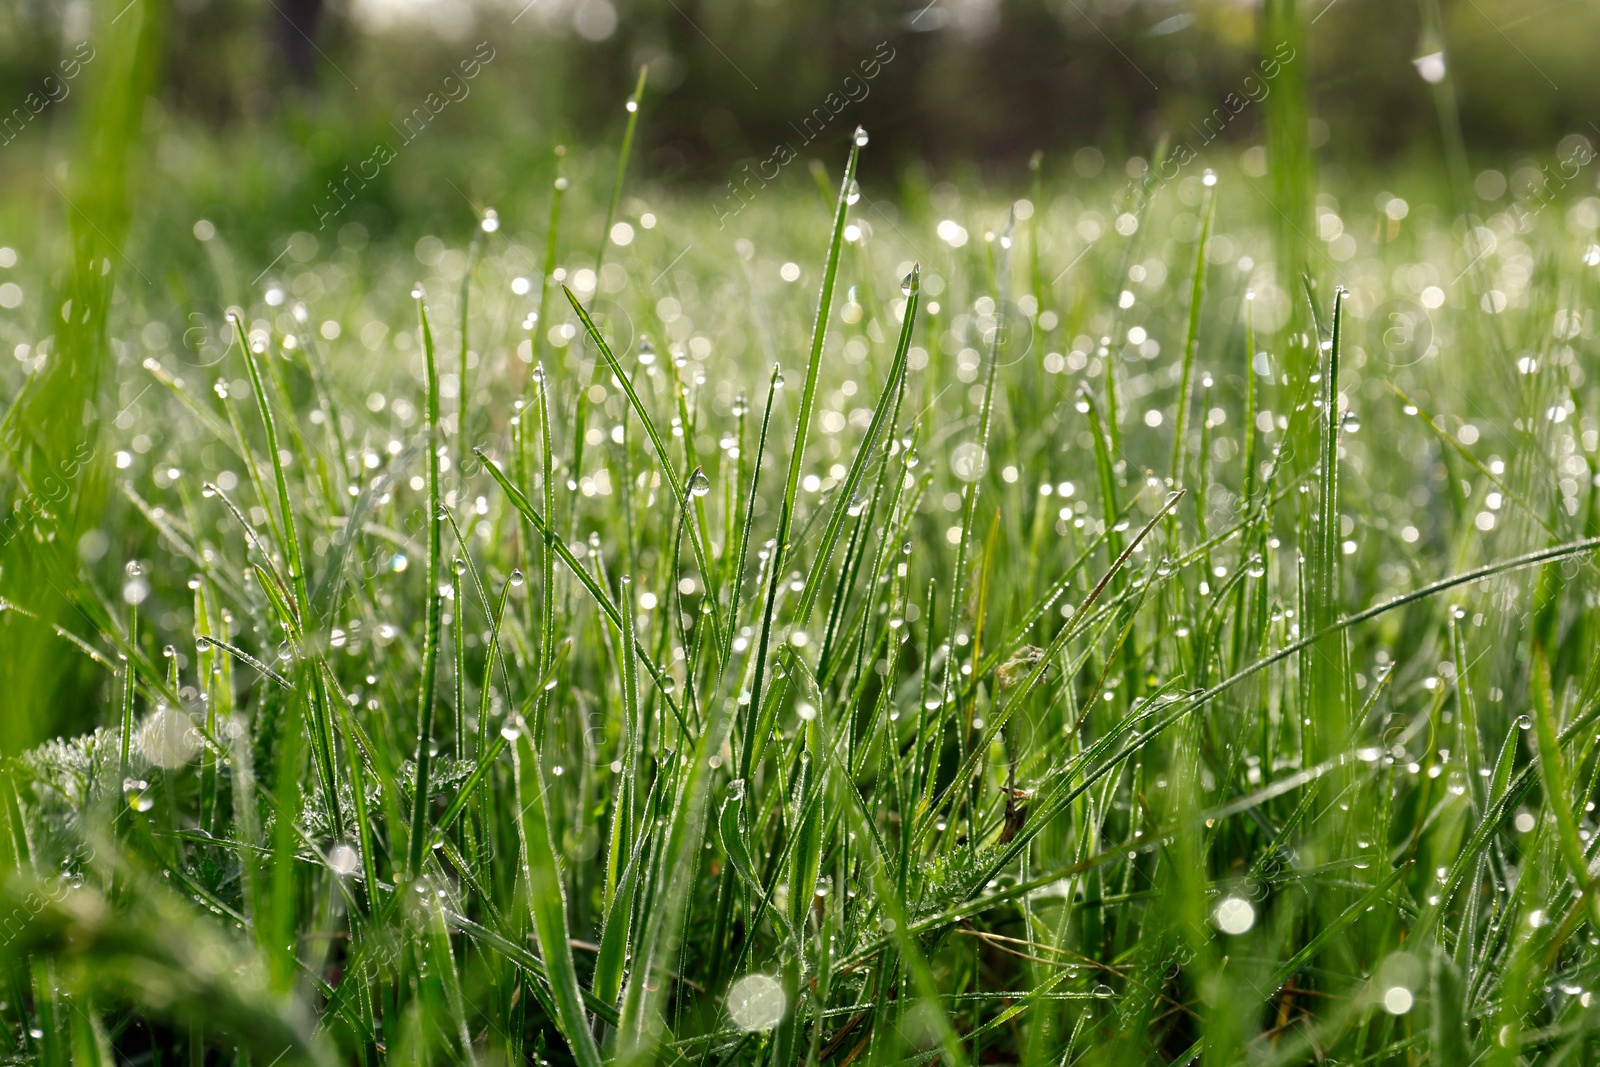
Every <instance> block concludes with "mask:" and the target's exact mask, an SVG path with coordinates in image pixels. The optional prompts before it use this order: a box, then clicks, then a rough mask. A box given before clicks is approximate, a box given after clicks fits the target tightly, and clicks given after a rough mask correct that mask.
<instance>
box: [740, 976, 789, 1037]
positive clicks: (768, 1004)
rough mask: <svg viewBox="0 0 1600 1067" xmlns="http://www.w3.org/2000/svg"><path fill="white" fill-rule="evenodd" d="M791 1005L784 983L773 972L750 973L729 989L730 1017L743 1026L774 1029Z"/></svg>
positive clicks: (752, 1029) (747, 1028) (750, 1028)
mask: <svg viewBox="0 0 1600 1067" xmlns="http://www.w3.org/2000/svg"><path fill="white" fill-rule="evenodd" d="M788 1007H789V1002H788V998H787V997H785V996H784V994H783V986H781V985H779V984H778V980H777V979H776V978H773V977H772V976H771V975H766V974H747V975H745V976H744V977H743V978H740V979H739V980H738V981H736V982H734V983H733V985H732V986H731V987H730V988H729V989H728V1017H729V1018H730V1019H732V1020H733V1024H734V1025H735V1026H737V1027H738V1028H739V1029H741V1030H745V1031H756V1030H771V1029H772V1028H773V1027H775V1026H777V1025H778V1024H779V1023H780V1022H782V1021H783V1016H784V1012H786V1011H787V1010H788Z"/></svg>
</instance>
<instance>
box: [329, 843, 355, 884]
mask: <svg viewBox="0 0 1600 1067" xmlns="http://www.w3.org/2000/svg"><path fill="white" fill-rule="evenodd" d="M360 866H361V854H360V853H359V852H357V851H356V850H355V849H353V848H351V847H350V846H349V845H347V844H344V843H343V842H340V843H339V844H337V845H334V846H333V847H332V848H330V849H329V850H328V869H329V870H331V871H332V872H333V873H334V874H337V875H339V876H340V877H341V878H344V877H348V876H350V875H352V874H355V873H356V870H357V869H358V868H359V867H360Z"/></svg>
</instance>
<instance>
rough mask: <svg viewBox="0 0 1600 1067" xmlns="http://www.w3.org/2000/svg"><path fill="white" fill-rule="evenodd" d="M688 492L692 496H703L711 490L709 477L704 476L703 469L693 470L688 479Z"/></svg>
mask: <svg viewBox="0 0 1600 1067" xmlns="http://www.w3.org/2000/svg"><path fill="white" fill-rule="evenodd" d="M689 492H690V493H691V494H692V495H694V496H705V495H706V494H707V493H709V492H711V479H710V478H708V477H706V472H705V471H703V470H698V469H697V470H696V471H695V472H694V476H693V477H691V478H690V479H689Z"/></svg>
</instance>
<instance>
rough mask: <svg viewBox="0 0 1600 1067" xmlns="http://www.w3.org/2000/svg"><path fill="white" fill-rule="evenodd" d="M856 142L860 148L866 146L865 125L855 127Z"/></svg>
mask: <svg viewBox="0 0 1600 1067" xmlns="http://www.w3.org/2000/svg"><path fill="white" fill-rule="evenodd" d="M856 144H857V146H859V147H861V148H865V147H867V128H866V127H865V126H857V127H856Z"/></svg>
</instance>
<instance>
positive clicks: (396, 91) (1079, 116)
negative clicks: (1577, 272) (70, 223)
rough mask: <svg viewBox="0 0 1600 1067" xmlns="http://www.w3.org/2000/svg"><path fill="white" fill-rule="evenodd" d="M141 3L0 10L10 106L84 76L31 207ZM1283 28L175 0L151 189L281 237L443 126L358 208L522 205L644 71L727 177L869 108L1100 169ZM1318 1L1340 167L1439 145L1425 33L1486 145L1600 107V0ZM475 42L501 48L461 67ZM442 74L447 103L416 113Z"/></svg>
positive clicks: (692, 140) (1043, 11)
mask: <svg viewBox="0 0 1600 1067" xmlns="http://www.w3.org/2000/svg"><path fill="white" fill-rule="evenodd" d="M141 2H145V0H141ZM148 2H150V3H151V4H152V6H155V5H154V0H148ZM119 6H120V5H118V4H116V3H114V2H113V3H111V4H110V5H109V6H108V7H107V8H106V9H105V10H102V9H101V8H97V7H96V6H95V5H94V4H93V3H91V0H7V3H6V4H4V5H3V6H0V101H6V102H8V103H7V104H6V106H7V107H12V106H13V105H14V104H15V105H21V104H22V102H23V101H24V100H25V99H27V98H28V97H29V94H36V95H39V94H41V90H42V89H43V90H44V93H43V95H46V96H50V95H52V93H54V94H55V95H59V96H60V97H61V99H60V100H59V102H56V103H47V105H46V106H45V107H44V108H43V109H42V110H41V111H40V112H39V113H38V115H37V116H36V117H34V116H31V115H30V116H23V117H22V118H23V119H26V121H22V119H17V120H14V121H12V122H10V123H9V124H7V125H5V126H4V129H3V131H0V139H3V140H5V141H6V142H8V143H6V144H4V145H3V146H0V196H4V197H5V198H7V200H8V202H9V203H10V204H11V205H12V206H13V208H16V209H17V210H18V211H19V212H20V213H23V214H31V213H32V212H31V209H24V208H22V207H21V206H20V205H26V204H28V203H29V201H30V199H31V198H32V195H33V194H34V193H37V192H38V191H39V190H40V189H42V188H43V186H42V184H41V181H40V176H41V174H42V173H43V170H42V169H41V168H40V167H39V166H38V163H39V162H40V160H41V159H44V158H47V157H49V154H50V152H51V149H52V145H53V144H54V145H57V146H58V147H59V148H60V150H61V155H63V156H64V155H65V154H66V151H67V148H68V146H67V145H65V144H62V143H61V138H62V137H63V136H64V131H66V130H67V129H68V128H69V127H70V121H71V117H72V113H73V105H72V103H71V102H70V97H71V94H72V93H73V91H74V90H75V89H76V88H77V87H78V86H76V85H75V84H74V82H73V81H72V80H68V79H64V78H62V73H63V72H62V69H61V65H62V61H63V59H64V58H70V57H72V56H73V54H74V50H75V49H82V48H85V47H88V48H91V49H92V47H93V46H92V45H90V46H85V45H84V44H83V42H85V41H86V40H88V39H91V38H92V37H93V31H92V26H93V25H94V24H95V23H96V21H97V20H98V21H99V22H100V23H101V24H104V22H105V20H106V18H107V12H108V11H114V9H115V8H116V7H119ZM147 21H155V20H147ZM1260 23H1261V19H1260V5H1259V4H1257V3H1250V2H1246V0H1189V2H1177V0H934V2H932V3H929V2H927V0H531V2H530V0H226V2H223V0H165V10H164V11H163V12H162V16H161V18H160V19H159V29H158V31H157V32H159V34H160V37H161V41H160V47H159V54H160V57H161V61H160V63H159V65H158V69H157V70H156V71H155V73H154V90H153V100H154V103H155V106H154V107H152V108H150V109H149V110H148V111H147V114H146V118H145V122H146V129H145V134H146V137H147V139H148V141H149V142H150V143H152V144H153V146H154V148H155V151H154V153H153V159H152V164H153V166H154V167H155V168H156V173H147V174H145V175H144V179H143V180H145V181H146V182H147V184H149V185H152V186H155V187H157V188H155V189H153V190H144V191H145V192H147V193H149V194H151V195H148V196H147V197H146V202H147V203H149V204H151V205H152V206H153V204H154V202H155V201H156V200H159V196H156V195H154V194H156V193H160V192H164V191H166V192H178V191H181V192H182V193H183V194H184V199H185V201H186V202H187V204H188V208H187V209H186V210H190V211H193V210H195V209H199V210H202V211H204V212H206V213H207V217H208V218H211V219H212V220H213V221H214V222H215V223H216V224H217V225H218V226H219V227H222V228H225V229H226V230H227V231H228V232H229V236H230V238H231V239H232V240H233V241H235V242H236V243H242V247H246V248H248V247H250V246H251V245H252V244H255V243H259V244H260V248H261V249H263V250H265V249H266V248H268V247H269V246H271V244H272V241H273V240H274V239H275V238H276V237H277V236H281V235H282V234H284V233H285V232H292V231H294V230H313V229H315V228H316V224H317V223H318V221H319V212H321V211H323V210H326V209H327V207H328V204H327V202H326V199H327V196H328V185H329V182H335V183H337V182H339V181H340V180H342V176H347V173H348V172H347V171H346V168H352V170H359V168H360V166H361V165H362V164H363V163H364V162H366V161H368V160H369V159H370V157H371V156H372V154H373V153H374V152H375V151H376V150H377V147H378V146H379V145H380V144H383V143H389V142H393V143H394V144H395V146H396V147H397V146H398V143H399V142H403V141H405V140H406V137H407V133H408V131H409V132H410V133H411V134H413V135H415V134H416V132H417V131H418V130H420V128H421V127H422V126H423V125H424V124H425V125H426V126H427V131H426V134H425V135H423V136H425V138H426V143H427V146H428V151H426V152H408V153H406V155H405V158H404V162H403V165H401V166H394V167H389V166H372V167H370V168H369V169H371V170H375V171H377V172H378V173H377V174H376V176H375V177H373V178H371V179H367V180H363V181H362V183H361V190H360V193H361V195H360V197H359V198H358V199H359V203H354V204H352V205H351V207H350V209H349V211H348V212H341V214H340V219H341V221H342V222H350V221H355V222H358V223H359V224H360V225H361V226H362V227H363V228H364V229H365V230H366V231H368V232H369V233H372V234H374V235H377V234H381V233H383V232H384V231H385V230H387V229H388V228H390V227H392V226H393V225H394V224H395V222H396V220H397V219H400V218H405V219H417V220H419V221H420V222H422V223H423V224H424V225H426V224H427V223H428V222H430V221H433V220H429V219H428V218H427V216H428V214H429V213H430V212H450V211H457V210H459V211H465V210H466V205H465V204H464V203H463V202H462V198H463V197H465V198H466V199H468V200H471V201H473V202H477V203H480V204H481V203H483V202H504V201H505V199H506V198H507V197H508V196H511V195H514V193H515V191H516V190H517V189H518V188H519V187H521V186H523V185H524V184H525V183H526V182H527V181H528V179H530V178H532V177H537V176H541V175H544V174H546V173H548V170H549V167H550V166H551V149H552V148H553V146H555V145H556V144H558V143H561V144H569V145H572V146H574V148H575V149H577V150H579V151H581V149H582V148H583V146H586V145H597V144H604V145H608V146H613V147H614V145H615V138H616V135H617V131H618V129H619V128H620V126H621V123H622V120H623V118H624V113H623V110H622V102H623V101H624V99H625V98H626V97H627V96H628V95H629V94H630V93H631V91H632V88H633V83H634V80H635V78H636V76H637V72H638V70H639V69H640V68H641V67H642V66H647V67H648V75H647V79H646V87H645V93H644V98H643V108H644V112H643V114H644V118H645V120H646V121H644V122H643V123H642V124H641V127H640V135H639V136H640V144H639V146H638V149H637V150H636V152H635V154H634V159H635V161H636V163H635V167H634V173H633V176H632V177H633V178H634V179H644V180H646V181H652V180H657V181H663V182H670V183H675V184H680V185H682V186H684V187H686V188H689V189H691V190H692V189H694V188H696V187H701V188H704V189H706V190H708V191H709V192H713V193H720V194H721V195H726V193H727V191H728V190H727V183H729V182H730V181H732V182H735V183H738V182H739V181H741V180H748V173H749V172H746V171H744V170H743V169H742V168H744V167H745V166H746V165H748V166H750V167H751V168H752V170H759V168H760V167H761V166H762V165H763V164H764V163H767V162H768V161H769V160H771V158H772V156H773V154H774V151H775V150H777V149H778V148H779V146H782V145H787V146H789V147H790V148H791V149H792V150H793V151H794V152H795V153H796V154H797V156H798V157H799V158H801V159H802V160H804V159H806V158H808V156H809V155H810V153H808V140H807V139H808V137H811V136H814V135H815V134H817V133H818V132H819V131H822V134H823V135H822V137H821V139H820V140H819V141H818V143H817V149H816V151H815V154H817V155H819V156H821V157H823V158H826V159H828V160H830V161H831V160H832V159H833V158H834V157H836V156H837V155H838V150H839V147H838V146H839V145H840V144H842V143H843V138H844V135H845V134H846V133H847V132H848V129H850V128H853V126H854V125H855V124H857V123H860V124H862V125H865V126H866V127H867V128H869V129H870V130H871V131H872V134H873V137H874V139H875V144H876V145H877V147H876V149H875V150H874V152H872V153H870V155H869V158H868V159H867V161H866V163H865V166H866V167H867V168H868V172H867V178H868V179H869V180H878V181H882V180H884V179H886V178H889V177H898V178H904V177H905V176H907V175H912V176H916V175H917V174H919V173H930V172H936V173H938V174H939V175H940V176H941V177H944V178H950V179H953V180H960V178H961V177H962V176H967V177H971V178H978V177H982V178H985V179H988V180H989V181H991V182H999V183H1000V184H1002V185H1004V184H1005V183H1007V182H1013V183H1020V182H1022V181H1025V180H1026V174H1025V171H1026V162H1027V160H1028V158H1029V157H1030V156H1031V154H1032V153H1033V152H1035V151H1036V150H1043V151H1044V152H1045V153H1046V154H1047V157H1050V158H1052V159H1053V160H1055V161H1058V162H1059V163H1060V165H1059V166H1056V167H1055V170H1056V172H1057V173H1062V174H1065V173H1069V172H1068V169H1067V166H1066V163H1067V162H1068V161H1070V162H1071V163H1073V164H1074V166H1075V171H1076V173H1079V174H1081V175H1082V176H1083V177H1093V176H1095V173H1096V172H1097V171H1098V170H1099V168H1100V166H1101V165H1102V164H1103V163H1104V161H1106V160H1116V161H1119V162H1120V161H1121V160H1123V159H1126V158H1127V157H1128V156H1130V155H1133V154H1144V155H1148V154H1149V153H1150V152H1151V150H1152V148H1153V146H1154V145H1155V144H1156V143H1157V142H1158V141H1159V140H1160V139H1161V138H1162V137H1163V136H1166V137H1168V138H1170V139H1171V140H1172V141H1174V142H1181V141H1184V140H1185V139H1187V140H1188V141H1189V142H1190V143H1194V144H1197V145H1198V144H1199V143H1201V142H1203V141H1206V140H1209V139H1211V137H1212V136H1213V135H1215V136H1216V140H1218V141H1220V142H1224V143H1229V144H1240V145H1243V144H1250V143H1252V142H1253V141H1254V140H1255V139H1256V138H1258V137H1259V135H1260V129H1261V124H1262V122H1263V114H1262V112H1263V111H1264V110H1265V109H1263V108H1260V107H1248V106H1247V107H1245V108H1244V109H1243V110H1242V112H1241V113H1240V114H1238V115H1237V117H1236V118H1234V117H1231V116H1230V121H1228V122H1226V123H1217V122H1212V123H1211V124H1210V125H1209V126H1208V125H1207V119H1208V117H1209V116H1213V115H1214V114H1216V112H1217V109H1218V108H1219V107H1223V106H1224V102H1225V101H1226V100H1227V99H1228V98H1229V94H1236V95H1243V88H1242V87H1243V86H1244V85H1246V84H1247V83H1246V82H1245V79H1246V78H1247V77H1248V76H1250V75H1251V74H1252V72H1253V70H1254V67H1255V66H1256V64H1257V56H1258V50H1259V45H1260V33H1261V30H1260ZM1299 23H1300V26H1299V32H1300V33H1301V34H1302V35H1303V38H1304V39H1303V42H1302V44H1303V47H1304V48H1305V50H1306V52H1307V58H1308V68H1307V70H1308V73H1307V87H1306V88H1307V95H1308V100H1309V104H1310V114H1311V115H1312V116H1314V117H1313V119H1312V122H1311V133H1310V144H1311V146H1312V148H1313V149H1314V150H1315V151H1316V153H1317V154H1318V163H1319V164H1320V165H1321V166H1322V167H1323V168H1324V170H1325V171H1326V170H1327V169H1328V168H1333V173H1334V174H1335V175H1336V174H1337V173H1338V168H1341V167H1344V168H1348V167H1352V166H1363V165H1366V164H1369V163H1373V162H1382V163H1384V164H1385V165H1389V166H1395V165H1399V164H1403V163H1405V162H1407V161H1416V160H1418V159H1419V157H1420V158H1422V159H1425V160H1426V161H1428V162H1429V163H1437V161H1438V157H1439V156H1440V154H1441V151H1442V149H1441V138H1440V132H1439V131H1440V126H1439V112H1438V109H1437V108H1436V107H1435V105H1434V103H1433V101H1432V100H1431V99H1430V94H1429V88H1430V86H1429V83H1428V81H1427V80H1426V78H1425V76H1426V75H1430V74H1432V75H1437V74H1438V73H1439V71H1438V70H1437V69H1436V68H1432V67H1429V64H1428V62H1427V60H1426V57H1429V56H1431V55H1433V54H1434V53H1437V52H1439V51H1440V49H1441V48H1442V47H1444V44H1445V43H1447V44H1448V55H1449V62H1450V74H1451V78H1452V82H1453V88H1454V91H1455V94H1456V96H1457V103H1458V106H1459V111H1460V124H1461V129H1462V131H1463V133H1464V136H1465V140H1466V146H1467V149H1468V152H1469V154H1470V155H1471V156H1472V157H1473V162H1474V164H1487V163H1490V162H1500V161H1501V160H1503V159H1505V158H1507V157H1510V156H1513V155H1515V154H1516V153H1519V152H1528V153H1532V154H1534V155H1535V156H1537V157H1539V158H1545V159H1548V157H1549V156H1550V154H1551V153H1552V152H1553V151H1554V149H1555V146H1556V144H1557V142H1558V141H1559V139H1560V138H1561V137H1563V136H1565V135H1568V134H1571V133H1573V132H1574V131H1578V132H1584V133H1588V132H1591V131H1592V127H1591V125H1590V123H1591V120H1592V118H1593V116H1596V115H1600V71H1597V70H1596V67H1595V64H1594V62H1593V57H1592V52H1593V44H1594V42H1595V41H1596V40H1600V3H1597V2H1596V0H1422V2H1420V3H1412V2H1410V0H1305V2H1304V3H1302V4H1300V5H1299ZM475 54H476V55H477V56H479V57H485V56H489V57H492V58H490V59H488V61H487V62H481V64H480V65H479V66H477V67H476V68H475V69H476V73H475V76H473V77H471V78H466V77H464V76H463V72H462V66H461V65H462V63H463V61H467V62H471V61H472V60H473V59H474V56H475ZM93 67H94V60H93V59H91V60H90V61H89V62H88V63H87V65H85V66H84V67H83V70H82V72H81V73H80V74H79V77H78V79H77V81H78V82H80V83H81V81H82V79H83V77H84V76H86V75H87V74H89V73H90V72H92V71H93ZM1419 74H1420V75H1423V76H1419ZM449 77H455V78H456V79H458V80H457V81H456V82H452V83H447V82H446V80H445V79H446V78H449ZM51 79H55V80H56V82H57V86H56V88H55V89H54V90H50V89H49V84H50V80H51ZM430 94H434V95H433V96H432V97H430ZM430 99H431V100H432V101H434V102H435V103H438V102H441V101H442V103H443V106H442V107H439V108H437V109H433V108H430V109H429V113H428V115H427V120H428V121H427V122H426V123H424V122H423V121H422V120H421V118H420V117H418V118H414V119H412V124H411V126H410V127H408V126H407V125H406V120H407V118H408V117H410V116H420V115H421V113H420V112H418V111H417V109H418V108H428V107H429V101H430ZM835 113H837V117H834V115H835ZM812 116H815V117H814V118H812ZM808 120H809V121H808ZM824 120H831V121H830V123H829V127H828V128H827V129H826V130H823V126H824ZM0 121H3V120H0ZM447 149H448V151H447ZM214 164H216V165H214ZM441 167H448V176H449V178H450V180H451V182H452V183H453V185H454V186H455V189H456V191H455V192H452V191H451V186H450V185H446V184H444V183H443V182H442V181H440V180H439V178H440V174H441V170H440V168H441ZM770 169H771V168H770V166H769V170H770ZM796 175H798V177H796ZM140 180H141V179H140V178H139V176H137V175H136V176H135V177H134V181H135V188H134V190H133V191H134V192H135V193H136V194H138V193H139V192H141V190H140V189H139V188H138V185H137V183H138V182H139V181H140ZM788 180H798V181H802V182H805V181H807V179H806V178H805V175H804V168H803V167H800V168H794V172H793V173H791V174H790V175H789V176H788ZM441 190H442V191H441ZM46 191H48V190H46ZM457 193H460V194H461V196H459V197H458V196H457ZM158 214H159V212H158ZM236 216H237V217H236ZM465 217H466V216H465V215H463V218H465ZM192 221H193V217H192V215H191V217H190V222H192ZM257 231H259V232H257Z"/></svg>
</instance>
